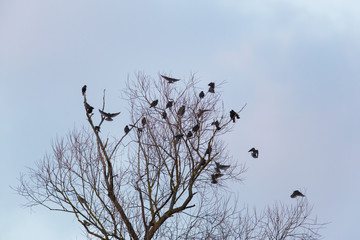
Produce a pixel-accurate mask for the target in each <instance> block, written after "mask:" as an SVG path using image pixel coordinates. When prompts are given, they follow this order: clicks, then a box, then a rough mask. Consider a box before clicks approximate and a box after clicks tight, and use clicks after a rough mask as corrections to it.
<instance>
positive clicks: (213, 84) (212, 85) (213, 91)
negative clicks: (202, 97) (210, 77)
mask: <svg viewBox="0 0 360 240" xmlns="http://www.w3.org/2000/svg"><path fill="white" fill-rule="evenodd" d="M208 86H209V90H208V92H211V93H215V83H214V82H211V83H209V84H208Z"/></svg>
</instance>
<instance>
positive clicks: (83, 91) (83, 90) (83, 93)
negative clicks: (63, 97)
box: [81, 85, 86, 95]
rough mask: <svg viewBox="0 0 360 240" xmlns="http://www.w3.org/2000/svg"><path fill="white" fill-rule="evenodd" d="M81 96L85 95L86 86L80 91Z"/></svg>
mask: <svg viewBox="0 0 360 240" xmlns="http://www.w3.org/2000/svg"><path fill="white" fill-rule="evenodd" d="M81 92H82V95H85V93H86V85H84V86H83V87H82V89H81Z"/></svg>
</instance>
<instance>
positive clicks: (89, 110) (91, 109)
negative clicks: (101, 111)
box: [85, 102, 94, 114]
mask: <svg viewBox="0 0 360 240" xmlns="http://www.w3.org/2000/svg"><path fill="white" fill-rule="evenodd" d="M85 109H86V112H87V113H88V114H90V113H92V111H93V110H94V107H92V106H90V104H88V103H87V102H86V103H85Z"/></svg>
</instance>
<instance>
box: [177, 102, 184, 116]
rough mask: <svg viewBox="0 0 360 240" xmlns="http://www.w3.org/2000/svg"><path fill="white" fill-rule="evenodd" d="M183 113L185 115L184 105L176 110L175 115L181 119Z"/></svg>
mask: <svg viewBox="0 0 360 240" xmlns="http://www.w3.org/2000/svg"><path fill="white" fill-rule="evenodd" d="M184 113H185V105H182V106H181V107H180V108H179V110H178V112H177V115H178V116H179V117H182V116H184Z"/></svg>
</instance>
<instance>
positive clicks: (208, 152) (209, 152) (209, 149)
mask: <svg viewBox="0 0 360 240" xmlns="http://www.w3.org/2000/svg"><path fill="white" fill-rule="evenodd" d="M211 151H212V148H211V146H208V148H207V149H206V152H205V155H206V154H209V155H210V154H211Z"/></svg>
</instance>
